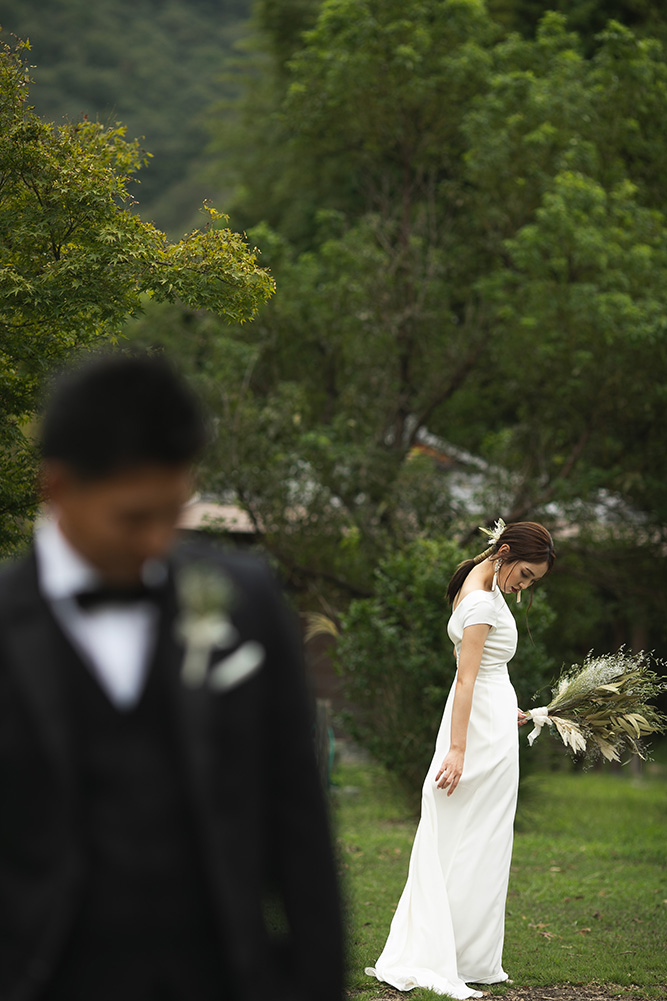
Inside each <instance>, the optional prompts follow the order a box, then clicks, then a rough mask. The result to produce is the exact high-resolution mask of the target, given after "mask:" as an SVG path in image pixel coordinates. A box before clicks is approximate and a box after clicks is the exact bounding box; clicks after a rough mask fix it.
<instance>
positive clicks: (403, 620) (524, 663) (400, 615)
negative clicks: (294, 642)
mask: <svg viewBox="0 0 667 1001" xmlns="http://www.w3.org/2000/svg"><path fill="white" fill-rule="evenodd" d="M468 555H469V554H467V553H465V552H463V551H462V550H461V549H460V548H459V547H458V546H457V545H456V544H455V543H453V542H451V541H450V540H447V539H430V540H426V539H418V540H416V541H415V542H413V543H411V544H410V545H408V546H406V547H405V548H403V549H402V550H401V551H399V552H395V553H393V554H391V555H388V556H385V557H384V558H383V559H382V560H381V561H380V564H379V566H378V569H377V570H376V573H375V585H374V594H373V597H372V598H366V599H357V600H355V601H353V602H352V603H351V605H350V607H349V609H348V611H347V612H346V613H345V615H344V616H343V617H342V634H341V637H340V640H339V643H338V647H337V654H336V656H337V663H338V665H339V670H340V673H341V675H342V678H343V684H344V690H345V694H346V697H347V699H348V700H349V703H350V705H352V706H353V707H354V709H353V710H352V711H351V714H350V718H349V721H348V729H349V732H350V733H351V735H352V736H354V737H355V739H357V740H358V741H359V742H360V743H361V744H363V746H365V747H366V748H367V749H368V750H369V751H370V752H371V754H372V755H373V756H374V757H375V758H376V759H377V760H378V761H380V762H382V764H383V765H385V766H386V767H387V768H388V769H389V770H390V771H391V772H392V773H393V774H394V775H396V777H397V778H398V779H399V780H400V781H401V782H402V783H403V784H404V785H405V787H406V788H407V789H408V790H410V791H411V793H412V794H413V796H414V795H417V794H418V792H419V790H420V789H421V783H422V781H423V778H424V775H425V773H426V768H427V766H428V763H429V761H430V759H431V757H432V754H433V746H434V742H435V736H436V733H437V730H438V725H439V722H440V718H441V717H442V713H443V710H444V705H445V701H446V698H447V693H448V691H449V689H450V687H451V684H452V681H453V679H454V675H455V673H456V661H455V659H454V657H453V655H452V643H451V641H450V640H449V638H448V636H447V631H446V630H447V620H448V618H449V614H450V613H449V608H448V606H447V604H446V602H445V597H444V595H445V592H446V590H447V584H448V583H449V579H450V577H451V575H452V573H453V572H454V570H455V569H456V566H457V565H458V563H460V562H461V560H462V559H465V558H466V557H467V556H468ZM513 610H514V611H515V614H516V617H517V624H518V626H519V630H520V633H521V634H522V635H521V640H520V643H519V648H518V651H517V655H516V657H515V658H514V659H513V660H512V664H511V674H512V679H513V683H514V686H515V688H516V690H517V695H518V697H519V704H520V705H524V706H525V707H526V708H529V706H530V704H531V702H532V697H533V695H534V693H535V691H536V690H538V689H539V688H541V687H542V686H543V685H544V684H545V682H546V681H548V680H549V678H550V677H551V675H552V673H553V669H554V662H553V660H552V659H551V658H550V657H549V656H548V655H547V652H546V649H545V645H544V640H543V637H544V632H545V630H546V628H547V627H548V625H549V624H550V622H551V620H552V613H551V612H550V609H549V606H548V604H547V602H546V599H545V597H544V595H543V594H542V593H540V592H538V594H537V595H536V599H535V602H534V604H533V608H532V610H531V612H530V616H529V618H530V633H531V636H530V638H529V636H528V635H526V632H527V630H526V621H527V620H526V616H525V614H522V612H521V611H520V609H518V608H514V609H513Z"/></svg>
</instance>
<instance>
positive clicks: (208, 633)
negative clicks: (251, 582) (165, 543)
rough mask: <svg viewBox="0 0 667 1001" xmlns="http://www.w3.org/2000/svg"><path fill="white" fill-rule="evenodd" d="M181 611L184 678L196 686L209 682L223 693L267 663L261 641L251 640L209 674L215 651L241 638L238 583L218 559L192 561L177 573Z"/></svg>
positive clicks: (179, 627) (179, 624) (179, 629)
mask: <svg viewBox="0 0 667 1001" xmlns="http://www.w3.org/2000/svg"><path fill="white" fill-rule="evenodd" d="M176 590H177V592H178V598H179V605H180V615H179V616H178V619H177V620H176V635H177V636H178V638H179V639H180V640H181V642H182V643H183V645H184V646H185V653H184V656H183V664H182V666H181V680H182V682H183V684H184V685H187V686H188V687H190V688H198V687H200V686H201V685H203V684H204V682H206V683H207V684H208V686H209V687H210V688H212V689H213V690H215V691H217V692H225V691H229V689H231V688H235V687H236V686H237V685H239V684H241V682H243V681H246V680H247V679H248V678H250V677H251V676H252V675H253V674H255V672H256V671H258V670H259V668H260V667H261V666H262V664H263V663H264V658H265V650H264V647H263V646H262V644H261V643H257V642H256V641H255V640H248V641H247V642H245V643H242V644H241V645H240V646H239V647H238V648H237V649H236V650H234V651H232V652H231V653H229V654H228V655H227V656H225V657H222V658H221V659H220V660H219V661H218V662H217V663H216V664H214V665H213V666H212V668H211V670H210V672H209V662H210V660H211V654H212V653H213V651H214V650H219V649H221V648H228V649H229V648H230V647H232V646H233V645H234V643H236V641H237V640H238V639H239V634H238V632H237V630H236V628H235V627H234V625H233V623H232V621H231V618H230V612H231V610H232V608H233V607H234V604H235V602H236V593H235V589H234V585H233V583H232V581H231V580H230V579H229V577H228V576H227V575H226V574H225V572H224V571H223V570H221V569H220V567H218V566H216V565H215V564H213V563H207V562H203V561H202V562H198V563H190V564H188V565H186V566H184V567H181V569H180V570H179V571H178V572H177V575H176Z"/></svg>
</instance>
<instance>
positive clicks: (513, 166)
mask: <svg viewBox="0 0 667 1001" xmlns="http://www.w3.org/2000/svg"><path fill="white" fill-rule="evenodd" d="M533 6H534V7H535V9H537V7H539V5H533ZM299 9H300V11H301V14H300V15H299V18H298V19H297V20H298V30H296V28H295V31H294V32H293V33H292V34H290V33H289V32H286V31H285V30H284V29H285V25H284V24H283V25H282V27H281V26H280V25H278V24H277V23H276V22H275V21H274V20H272V17H273V15H275V9H274V7H273V5H270V4H260V12H261V11H264V14H265V15H266V16H265V18H264V21H263V25H264V29H265V31H269V32H272V34H270V35H269V36H268V37H267V36H266V35H265V36H263V41H264V46H263V49H262V56H261V60H259V59H258V57H257V56H256V55H254V56H253V55H251V56H249V62H248V76H249V77H250V76H252V73H253V72H254V73H255V80H254V82H253V84H252V86H249V87H248V89H247V90H246V92H245V96H244V97H243V98H242V100H241V102H240V104H239V122H240V123H241V130H242V131H243V132H244V135H245V144H246V149H247V151H248V152H247V153H246V154H245V157H244V153H243V149H242V148H240V147H237V156H238V159H237V169H238V170H239V173H242V175H243V183H242V185H241V187H240V189H239V194H238V200H237V202H236V205H237V206H238V211H239V212H240V214H241V218H242V219H243V222H244V225H245V224H246V223H248V224H250V223H253V222H256V221H258V220H262V222H261V223H260V226H259V227H258V228H257V230H255V231H254V232H257V233H260V232H261V234H262V236H261V243H262V246H264V248H265V250H266V252H267V255H268V260H269V261H270V263H271V265H272V267H273V269H274V271H275V273H276V274H277V276H278V278H279V281H280V287H281V296H280V297H278V298H277V299H276V300H275V301H274V302H273V303H272V304H271V305H270V307H269V308H268V309H267V310H266V311H265V312H264V313H263V315H262V317H261V319H260V323H259V324H258V325H256V326H255V327H254V328H253V330H252V337H251V338H250V339H249V338H248V337H247V334H246V333H244V334H242V335H238V334H236V333H235V332H231V338H232V339H235V341H236V344H237V347H236V349H235V350H236V351H237V353H238V352H240V353H241V354H244V353H246V355H247V354H248V353H251V354H252V357H253V361H252V365H250V366H247V367H244V368H242V369H241V368H240V369H239V370H238V373H237V376H236V377H234V378H235V379H236V383H235V388H234V389H232V388H230V385H229V384H228V385H227V388H226V391H225V392H226V394H227V395H228V396H229V397H234V398H235V399H238V400H239V401H240V400H241V399H242V400H243V405H242V407H240V409H237V410H235V413H236V414H237V415H240V414H241V413H242V414H243V415H244V423H243V441H242V445H241V448H242V450H241V451H240V450H239V446H238V445H237V446H235V447H232V444H233V442H232V441H231V440H230V438H229V436H228V435H229V431H228V430H224V429H223V430H222V431H221V439H220V442H221V447H220V450H219V451H218V453H217V457H216V468H217V470H218V475H217V476H216V477H215V478H214V479H212V480H211V481H210V482H211V483H215V485H216V486H219V485H220V484H222V483H223V482H225V483H226V484H227V485H229V486H230V487H238V490H237V493H238V495H239V496H240V497H241V498H242V500H243V503H244V504H246V505H247V506H248V507H249V508H250V509H251V510H252V511H253V512H255V515H256V519H257V522H258V523H261V524H263V525H265V526H266V527H267V539H268V541H269V543H270V544H271V545H273V546H275V547H276V548H275V550H274V551H277V552H278V555H279V556H280V558H281V559H283V560H284V562H286V563H291V565H292V566H294V565H298V566H299V567H300V568H301V571H302V575H306V576H308V578H309V580H310V581H311V584H312V586H314V587H322V588H324V589H326V584H325V583H324V582H325V581H326V580H327V575H329V580H330V579H331V578H335V580H336V582H337V583H338V584H339V585H341V587H342V588H347V592H348V594H349V593H355V592H358V591H360V590H361V591H367V590H368V589H369V588H370V587H371V586H372V581H371V580H370V575H369V572H368V571H369V570H370V569H371V568H372V567H374V566H375V565H376V563H377V560H378V557H379V556H381V555H382V554H383V553H387V552H392V551H395V550H397V549H400V548H401V547H402V546H403V545H404V544H405V543H406V542H409V541H410V540H411V539H412V538H415V537H416V536H418V535H419V534H420V532H424V531H434V530H435V531H437V532H440V533H442V532H443V531H450V532H451V533H452V534H458V536H459V537H462V538H464V539H465V538H466V535H467V532H468V531H469V526H470V523H471V522H473V523H474V520H475V519H476V518H478V517H479V518H482V517H487V516H488V517H496V516H497V515H498V514H499V513H502V514H503V516H504V517H505V518H506V520H519V519H522V518H533V519H536V520H542V521H546V522H547V523H548V524H553V521H554V519H557V520H558V522H559V523H560V524H561V525H576V526H577V533H576V534H577V538H576V540H575V538H574V533H572V532H568V533H567V535H568V537H567V538H566V539H565V540H564V541H563V542H562V543H561V542H560V540H559V549H560V555H561V561H560V562H559V567H560V568H561V569H560V571H559V573H558V575H557V576H556V577H554V579H553V591H554V607H557V608H558V609H559V611H560V613H561V615H564V616H566V617H567V616H570V617H571V618H572V620H573V625H572V629H571V630H569V629H568V630H563V629H562V628H560V629H556V628H554V629H553V630H552V631H551V634H550V635H551V640H552V642H553V643H554V644H555V648H556V649H558V650H559V651H562V656H563V659H564V660H574V659H577V658H578V657H580V656H582V655H583V654H585V652H586V650H587V649H589V648H590V646H591V645H592V644H591V641H590V639H588V640H587V639H586V635H587V634H588V636H589V637H591V638H592V639H594V640H598V641H599V643H600V645H602V646H603V648H609V647H610V646H612V645H613V644H614V643H619V642H623V641H626V642H628V641H630V640H632V641H634V639H635V638H639V635H640V632H641V630H640V629H638V627H637V623H638V622H641V623H644V624H646V623H648V633H649V636H650V637H652V638H654V639H649V645H650V643H652V642H657V643H662V642H664V638H665V637H664V629H663V626H662V622H663V621H664V607H665V606H664V599H663V597H662V589H661V588H660V586H659V584H658V582H657V577H656V571H655V561H654V559H653V551H654V547H656V546H659V545H660V544H661V540H664V532H665V528H664V526H665V524H667V494H665V485H664V482H662V480H661V469H662V458H661V456H662V453H663V452H664V446H665V430H664V420H663V419H662V414H663V412H664V384H665V381H666V376H667V372H666V365H667V354H666V351H665V345H666V344H667V331H666V329H665V324H664V315H665V311H666V310H665V307H666V306H667V303H666V302H665V295H666V294H667V293H666V289H667V281H666V280H665V278H666V275H665V263H666V258H665V248H666V246H667V245H666V242H665V234H666V233H667V226H666V224H665V218H664V215H663V204H664V169H663V165H664V161H665V156H666V155H667V146H666V145H665V137H664V130H663V129H662V126H661V123H662V122H663V121H664V119H665V115H666V113H667V62H666V60H665V54H664V51H663V49H662V47H661V45H660V44H659V42H657V41H655V40H651V39H650V38H645V37H642V36H639V35H635V34H633V33H632V32H631V31H630V30H629V29H628V28H627V27H626V26H624V25H622V24H621V23H619V22H616V21H611V22H609V23H608V24H607V25H606V26H604V30H602V31H601V32H600V33H599V34H598V37H597V40H596V43H595V47H594V49H593V50H592V51H591V50H589V48H588V46H587V39H585V38H582V37H581V36H580V35H579V34H578V33H577V32H575V31H573V30H571V27H570V26H571V23H572V22H571V21H568V20H566V17H565V15H564V14H559V13H554V12H551V13H547V14H545V15H544V16H543V17H541V19H540V20H539V24H538V25H537V27H536V31H535V33H534V37H533V33H532V32H531V31H527V32H526V33H525V35H520V34H507V33H503V30H502V28H501V27H500V26H499V24H497V23H495V22H494V21H493V20H492V18H491V17H490V16H489V14H488V12H487V9H486V7H485V5H484V4H482V3H478V2H475V0H448V2H446V3H442V2H439V0H438V2H436V0H423V2H420V3H418V4H412V5H410V6H409V7H406V6H405V4H403V5H401V4H399V3H398V2H397V0H396V2H395V0H391V2H379V0H324V2H323V3H321V4H317V3H315V2H313V3H312V4H305V5H303V7H302V6H299ZM517 9H518V8H517ZM580 9H583V8H580ZM272 12H273V14H272ZM621 13H622V12H621ZM315 14H317V17H316V19H315V20H314V21H313V18H314V15H315ZM309 25H310V26H309ZM596 30H597V29H596ZM257 44H259V43H257ZM289 45H292V47H293V52H292V56H291V58H286V57H285V49H286V48H287V47H288V46H289ZM278 49H280V53H281V55H280V57H279V58H278V57H277V56H276V53H277V52H278ZM272 53H273V55H272ZM272 59H273V62H272ZM238 127H239V126H238V123H237V126H236V128H237V129H238ZM212 129H213V130H214V132H215V134H216V142H217V144H218V146H219V147H221V148H222V147H224V143H225V136H226V134H227V133H226V124H225V123H224V122H217V123H216V122H212ZM233 134H234V136H235V138H236V139H237V140H238V138H239V132H238V131H236V132H235V133H233ZM267 143H268V144H269V148H270V149H271V150H273V153H274V155H272V156H267V155H266V149H267ZM297 195H298V197H297ZM256 238H257V237H256ZM195 325H196V321H195ZM191 326H192V325H191ZM248 356H249V355H248ZM237 426H238V427H240V426H241V425H240V424H238V425H237ZM253 427H254V428H255V429H257V433H256V434H254V433H253ZM426 429H428V430H430V431H431V432H434V433H435V434H438V435H440V436H441V438H442V439H443V440H444V441H445V442H450V443H452V444H453V445H455V446H458V447H459V448H463V449H465V450H467V451H468V452H470V453H472V454H474V455H477V456H481V457H482V458H483V459H485V460H487V463H488V465H487V467H486V469H485V471H484V474H483V475H482V476H480V477H478V478H476V479H475V478H474V477H470V478H469V480H468V482H467V487H468V489H467V492H466V490H465V489H464V490H463V491H462V492H457V491H456V489H455V487H454V483H455V482H456V477H454V476H452V477H448V476H447V475H440V474H439V473H438V472H437V471H436V470H435V468H434V467H431V468H430V470H429V469H428V464H427V463H426V462H422V461H421V460H420V462H419V465H418V466H417V465H415V464H414V462H413V461H408V457H411V456H413V455H414V447H415V444H416V442H417V441H418V440H419V436H420V434H422V432H424V431H425V430H426ZM236 439H237V441H238V439H239V435H238V434H237V435H236ZM232 455H234V456H235V457H236V458H235V460H234V461H232V460H231V458H230V457H231V456H232ZM259 457H261V458H259ZM237 460H238V461H237ZM662 479H663V480H664V477H663V478H662ZM480 481H482V482H480ZM458 485H459V487H460V483H459V484H458ZM477 511H479V512H480V514H479V515H477V514H476V513H473V512H477ZM297 512H298V516H296V514H297ZM601 512H604V527H602V524H601V522H600V517H601ZM318 538H319V540H320V544H319V545H318V543H317V540H318ZM343 542H344V544H343ZM286 550H289V559H287V558H286ZM631 552H632V554H633V556H632V557H631V556H630V553H631ZM364 567H365V568H366V572H365V573H364ZM611 567H613V571H612V572H610V568H611ZM654 585H657V586H654ZM558 592H560V593H558ZM329 597H330V596H329ZM635 634H636V637H635ZM646 639H647V635H646V631H644V635H643V640H644V641H646Z"/></svg>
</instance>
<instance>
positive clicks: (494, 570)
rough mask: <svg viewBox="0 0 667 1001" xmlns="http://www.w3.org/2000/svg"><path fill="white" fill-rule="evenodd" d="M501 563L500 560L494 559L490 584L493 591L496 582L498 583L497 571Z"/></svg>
mask: <svg viewBox="0 0 667 1001" xmlns="http://www.w3.org/2000/svg"><path fill="white" fill-rule="evenodd" d="M502 565H503V561H502V560H496V565H495V566H494V568H493V583H492V585H491V590H492V591H495V589H496V584H497V583H498V571H499V570H500V568H501V566H502Z"/></svg>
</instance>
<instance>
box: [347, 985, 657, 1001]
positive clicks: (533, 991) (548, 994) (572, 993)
mask: <svg viewBox="0 0 667 1001" xmlns="http://www.w3.org/2000/svg"><path fill="white" fill-rule="evenodd" d="M486 996H487V997H488V998H489V1001H492V998H493V997H494V996H495V997H496V998H498V1001H500V999H501V998H502V1001H618V999H626V1001H632V998H634V997H637V994H636V993H635V989H634V988H632V987H617V986H614V985H610V984H606V985H604V986H601V985H598V984H559V985H558V986H557V987H508V988H507V989H506V990H505V991H504V992H503V993H502V994H496V995H491V994H488V995H486ZM662 996H663V997H664V998H665V999H666V1001H667V984H666V985H665V988H664V994H663V995H662ZM354 997H355V992H353V991H352V992H350V993H349V994H348V998H349V999H350V1001H354ZM373 1001H409V995H408V994H405V993H402V992H401V991H392V990H384V991H383V992H382V994H378V995H377V996H375V997H373Z"/></svg>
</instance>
